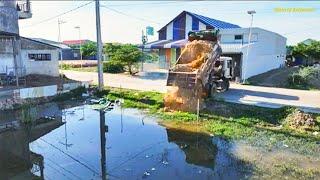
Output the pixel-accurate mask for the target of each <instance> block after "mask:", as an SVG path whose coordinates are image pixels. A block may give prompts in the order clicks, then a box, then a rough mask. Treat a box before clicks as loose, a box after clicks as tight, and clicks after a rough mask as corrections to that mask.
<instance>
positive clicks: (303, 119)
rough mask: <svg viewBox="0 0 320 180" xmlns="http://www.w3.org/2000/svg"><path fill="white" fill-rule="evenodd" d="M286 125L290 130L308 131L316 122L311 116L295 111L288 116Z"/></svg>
mask: <svg viewBox="0 0 320 180" xmlns="http://www.w3.org/2000/svg"><path fill="white" fill-rule="evenodd" d="M286 123H287V124H288V125H289V126H290V127H291V128H301V129H308V128H312V127H314V126H315V125H316V120H315V118H314V117H313V116H312V115H311V114H308V113H305V112H303V111H301V110H298V109H297V110H295V111H294V112H292V113H291V114H289V115H288V117H287V118H286Z"/></svg>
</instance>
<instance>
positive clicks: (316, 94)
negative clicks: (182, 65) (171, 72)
mask: <svg viewBox="0 0 320 180" xmlns="http://www.w3.org/2000/svg"><path fill="white" fill-rule="evenodd" d="M63 72H64V73H65V75H66V76H67V77H69V78H71V79H74V80H80V81H92V82H93V83H95V84H96V83H97V77H98V75H97V73H95V72H77V71H63ZM166 77H167V74H166V73H165V72H146V73H142V74H140V75H139V76H135V77H132V76H128V75H119V74H107V73H106V74H104V82H105V85H106V86H111V87H122V88H127V89H136V90H146V91H158V92H163V93H164V92H166V91H167V87H166ZM218 98H221V99H223V100H224V101H227V102H233V103H240V104H249V105H256V106H261V107H271V108H278V107H282V106H296V107H300V108H301V109H303V110H306V111H309V112H317V113H320V91H305V90H293V89H284V88H273V87H261V86H248V85H240V84H231V87H230V90H229V91H227V92H225V93H221V94H219V95H218Z"/></svg>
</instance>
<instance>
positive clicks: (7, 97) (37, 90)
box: [0, 82, 89, 110]
mask: <svg viewBox="0 0 320 180" xmlns="http://www.w3.org/2000/svg"><path fill="white" fill-rule="evenodd" d="M80 86H84V87H87V88H88V87H89V83H88V82H76V83H68V84H63V88H61V89H59V90H58V86H57V85H51V86H40V87H30V88H21V89H12V90H6V91H0V110H4V109H12V108H13V107H14V106H15V105H21V104H25V103H31V102H44V101H46V98H48V97H53V96H55V95H57V94H61V93H65V92H68V91H70V90H73V89H76V88H77V87H80Z"/></svg>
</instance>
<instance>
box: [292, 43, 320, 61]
mask: <svg viewBox="0 0 320 180" xmlns="http://www.w3.org/2000/svg"><path fill="white" fill-rule="evenodd" d="M289 49H292V55H293V56H294V57H302V58H305V59H307V61H310V62H315V61H318V62H319V60H320V41H316V40H311V41H310V43H308V44H305V43H303V42H302V43H298V44H297V45H296V46H293V47H289ZM307 64H309V63H307Z"/></svg>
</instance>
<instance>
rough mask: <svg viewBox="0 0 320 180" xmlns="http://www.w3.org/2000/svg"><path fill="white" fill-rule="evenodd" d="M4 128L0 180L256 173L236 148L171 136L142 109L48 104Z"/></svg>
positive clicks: (7, 119)
mask: <svg viewBox="0 0 320 180" xmlns="http://www.w3.org/2000/svg"><path fill="white" fill-rule="evenodd" d="M30 112H31V113H30ZM30 114H31V115H30ZM21 121H25V122H27V123H21ZM0 124H1V125H0V179H34V178H40V179H41V178H44V179H49V180H50V179H165V178H167V179H243V178H250V177H251V176H252V175H251V173H252V169H251V168H252V167H251V166H250V165H249V164H248V163H245V162H244V161H243V160H240V159H239V158H236V157H237V154H240V156H245V155H248V154H241V152H242V153H243V151H239V152H238V153H235V152H234V151H235V150H237V149H239V146H236V145H235V144H234V143H229V142H228V141H226V140H223V139H220V138H217V137H210V136H208V135H205V134H201V133H192V132H186V131H184V130H181V129H168V128H166V127H163V126H161V125H159V124H158V122H157V120H156V119H155V118H153V117H150V116H147V115H146V114H145V113H143V112H142V111H140V110H137V109H122V108H121V107H118V106H115V108H114V109H112V110H110V111H106V112H104V111H99V110H94V109H92V108H91V106H90V105H70V104H69V105H68V104H64V105H58V104H45V105H41V106H39V107H33V108H31V110H30V109H29V110H28V112H27V113H26V112H24V111H12V112H6V113H4V112H1V116H0ZM242 149H243V148H242Z"/></svg>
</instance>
